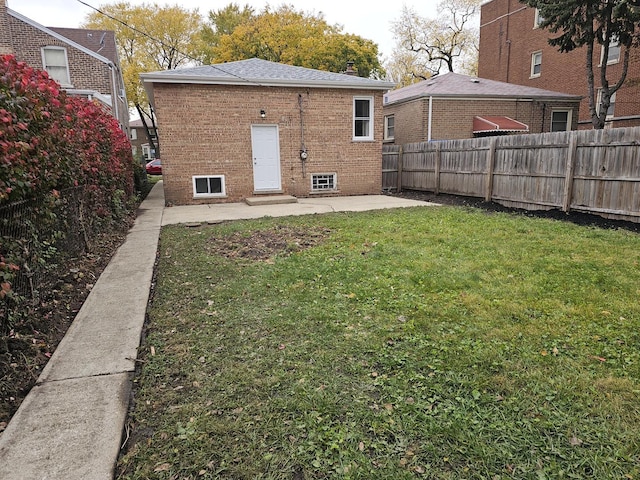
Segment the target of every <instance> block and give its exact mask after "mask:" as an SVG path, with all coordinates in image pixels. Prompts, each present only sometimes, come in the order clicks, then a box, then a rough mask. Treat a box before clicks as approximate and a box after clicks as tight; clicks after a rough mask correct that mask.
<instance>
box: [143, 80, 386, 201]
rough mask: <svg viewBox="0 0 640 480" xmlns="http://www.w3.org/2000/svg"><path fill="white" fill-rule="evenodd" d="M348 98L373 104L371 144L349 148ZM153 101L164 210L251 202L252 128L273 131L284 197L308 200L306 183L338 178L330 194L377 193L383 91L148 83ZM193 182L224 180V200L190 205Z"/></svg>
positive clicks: (357, 143) (350, 108)
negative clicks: (202, 178) (213, 178)
mask: <svg viewBox="0 0 640 480" xmlns="http://www.w3.org/2000/svg"><path fill="white" fill-rule="evenodd" d="M299 96H301V100H302V108H303V116H302V119H301V115H300V103H299ZM354 96H373V97H374V120H375V121H374V128H375V131H374V140H373V141H365V142H361V141H353V123H352V122H353V97H354ZM154 97H155V102H154V103H155V108H156V114H157V118H158V131H159V132H160V138H159V141H160V144H161V145H162V155H161V156H162V168H163V178H164V189H165V199H166V201H167V202H168V203H170V204H176V205H179V204H193V203H210V202H216V201H218V202H220V201H223V202H237V201H240V200H242V199H244V198H247V197H250V196H253V195H254V193H255V192H254V182H253V161H252V146H251V126H252V125H277V126H278V133H279V148H280V165H281V167H280V168H281V183H282V192H283V193H286V194H290V195H294V196H297V197H307V196H310V195H315V193H312V192H311V176H312V175H313V174H323V173H335V174H337V187H338V192H333V193H339V194H340V195H362V194H378V193H380V191H381V182H382V172H381V167H380V159H381V151H382V125H383V123H382V92H371V91H358V90H340V89H319V88H318V89H308V88H279V87H259V86H256V87H245V86H213V85H183V84H155V85H154ZM261 110H264V111H265V113H266V118H264V119H263V118H261V116H260V111H261ZM302 125H304V129H302ZM303 139H304V144H305V146H306V149H307V151H308V154H309V157H308V159H307V160H306V162H305V163H303V162H302V161H301V160H300V156H299V154H300V149H301V145H302V142H303ZM195 175H224V176H225V186H226V198H223V199H194V198H193V184H192V178H193V176H195Z"/></svg>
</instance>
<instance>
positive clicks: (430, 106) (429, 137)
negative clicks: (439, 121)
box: [427, 95, 433, 142]
mask: <svg viewBox="0 0 640 480" xmlns="http://www.w3.org/2000/svg"><path fill="white" fill-rule="evenodd" d="M432 116H433V97H432V96H431V95H429V118H428V121H427V125H428V126H427V142H430V141H431V125H432V123H431V119H432Z"/></svg>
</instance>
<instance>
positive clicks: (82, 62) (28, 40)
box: [0, 12, 129, 131]
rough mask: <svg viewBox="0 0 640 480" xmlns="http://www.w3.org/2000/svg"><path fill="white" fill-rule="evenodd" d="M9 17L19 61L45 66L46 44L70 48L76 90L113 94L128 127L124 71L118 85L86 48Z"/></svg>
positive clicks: (109, 72) (8, 20)
mask: <svg viewBox="0 0 640 480" xmlns="http://www.w3.org/2000/svg"><path fill="white" fill-rule="evenodd" d="M0 13H1V12H0ZM5 18H6V20H7V25H8V28H9V32H10V38H11V44H12V46H13V51H14V54H15V56H16V58H17V59H18V60H21V61H24V62H26V63H28V64H29V65H31V66H32V67H34V68H38V69H44V65H43V60H42V47H46V46H59V47H64V48H66V50H67V59H68V64H69V77H70V79H71V84H72V86H73V89H77V90H92V91H96V92H100V93H101V94H103V95H111V97H112V99H113V98H115V99H116V102H118V113H119V115H118V117H119V118H118V119H119V121H120V123H121V125H122V126H123V128H124V129H125V131H127V130H128V125H129V113H128V105H127V104H126V103H125V102H124V100H123V99H122V98H120V97H119V94H120V90H121V89H122V88H124V86H123V84H122V83H121V82H120V77H119V75H120V74H119V73H118V72H116V75H115V76H116V78H115V82H116V83H115V84H114V78H113V74H112V71H111V69H110V68H109V66H108V65H107V64H105V63H104V62H102V61H100V60H98V59H97V58H95V57H93V56H91V55H89V54H87V53H85V52H83V51H82V50H78V49H76V48H73V47H71V46H70V45H69V44H68V43H67V42H64V41H61V40H58V39H57V38H56V37H54V36H52V35H48V34H47V33H45V32H43V31H42V30H39V29H37V28H35V27H33V26H31V25H29V24H28V23H25V22H23V21H22V20H20V19H18V18H15V17H13V16H12V15H7V16H6V17H5ZM0 27H2V23H0ZM0 38H2V37H0ZM114 114H115V112H114Z"/></svg>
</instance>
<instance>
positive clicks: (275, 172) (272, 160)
mask: <svg viewBox="0 0 640 480" xmlns="http://www.w3.org/2000/svg"><path fill="white" fill-rule="evenodd" d="M251 149H252V152H253V189H254V190H255V191H257V192H258V191H261V190H263V191H266V190H280V189H281V188H282V185H281V183H280V142H279V139H278V126H277V125H252V126H251Z"/></svg>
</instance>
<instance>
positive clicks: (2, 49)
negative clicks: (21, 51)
mask: <svg viewBox="0 0 640 480" xmlns="http://www.w3.org/2000/svg"><path fill="white" fill-rule="evenodd" d="M6 53H13V47H12V46H11V32H10V31H9V19H8V18H7V0H0V55H2V54H6Z"/></svg>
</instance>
